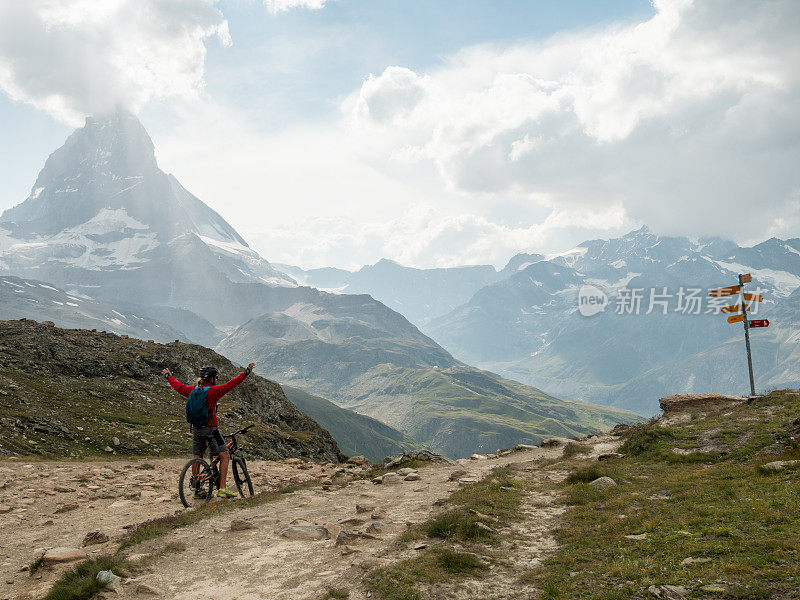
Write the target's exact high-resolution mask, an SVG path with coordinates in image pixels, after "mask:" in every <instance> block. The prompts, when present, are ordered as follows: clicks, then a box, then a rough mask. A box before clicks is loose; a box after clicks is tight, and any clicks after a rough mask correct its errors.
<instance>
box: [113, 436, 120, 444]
mask: <svg viewBox="0 0 800 600" xmlns="http://www.w3.org/2000/svg"><path fill="white" fill-rule="evenodd" d="M111 443H112V444H114V445H115V446H119V445H120V443H121V442H120V441H119V438H118V437H115V438H114V439H112V440H111Z"/></svg>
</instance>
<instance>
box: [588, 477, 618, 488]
mask: <svg viewBox="0 0 800 600" xmlns="http://www.w3.org/2000/svg"><path fill="white" fill-rule="evenodd" d="M589 485H591V486H592V487H596V488H611V487H616V485H617V482H616V481H614V480H613V479H611V477H606V476H603V477H598V478H597V479H595V480H594V481H592V482H591V483H590V484H589Z"/></svg>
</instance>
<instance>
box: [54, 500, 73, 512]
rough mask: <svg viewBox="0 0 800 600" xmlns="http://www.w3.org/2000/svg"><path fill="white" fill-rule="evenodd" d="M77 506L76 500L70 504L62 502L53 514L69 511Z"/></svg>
mask: <svg viewBox="0 0 800 600" xmlns="http://www.w3.org/2000/svg"><path fill="white" fill-rule="evenodd" d="M77 508H78V504H77V503H76V502H72V503H71V504H63V505H61V506H59V507H58V508H57V509H56V512H55V514H57V515H60V514H61V513H65V512H69V511H71V510H75V509H77Z"/></svg>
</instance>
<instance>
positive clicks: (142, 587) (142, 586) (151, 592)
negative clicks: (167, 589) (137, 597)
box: [133, 583, 164, 596]
mask: <svg viewBox="0 0 800 600" xmlns="http://www.w3.org/2000/svg"><path fill="white" fill-rule="evenodd" d="M133 590H134V591H135V592H136V593H137V594H142V595H143V596H161V595H162V594H163V593H164V592H162V591H161V590H160V589H158V588H155V587H153V586H151V585H147V584H146V583H137V584H136V585H135V586H134V587H133Z"/></svg>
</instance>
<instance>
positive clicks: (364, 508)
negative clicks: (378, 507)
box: [356, 504, 375, 514]
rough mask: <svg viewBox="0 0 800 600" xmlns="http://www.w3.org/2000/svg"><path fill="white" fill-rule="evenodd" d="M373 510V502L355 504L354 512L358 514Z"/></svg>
mask: <svg viewBox="0 0 800 600" xmlns="http://www.w3.org/2000/svg"><path fill="white" fill-rule="evenodd" d="M373 510H375V505H374V504H356V512H357V513H358V514H363V513H371V512H372V511H373Z"/></svg>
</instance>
